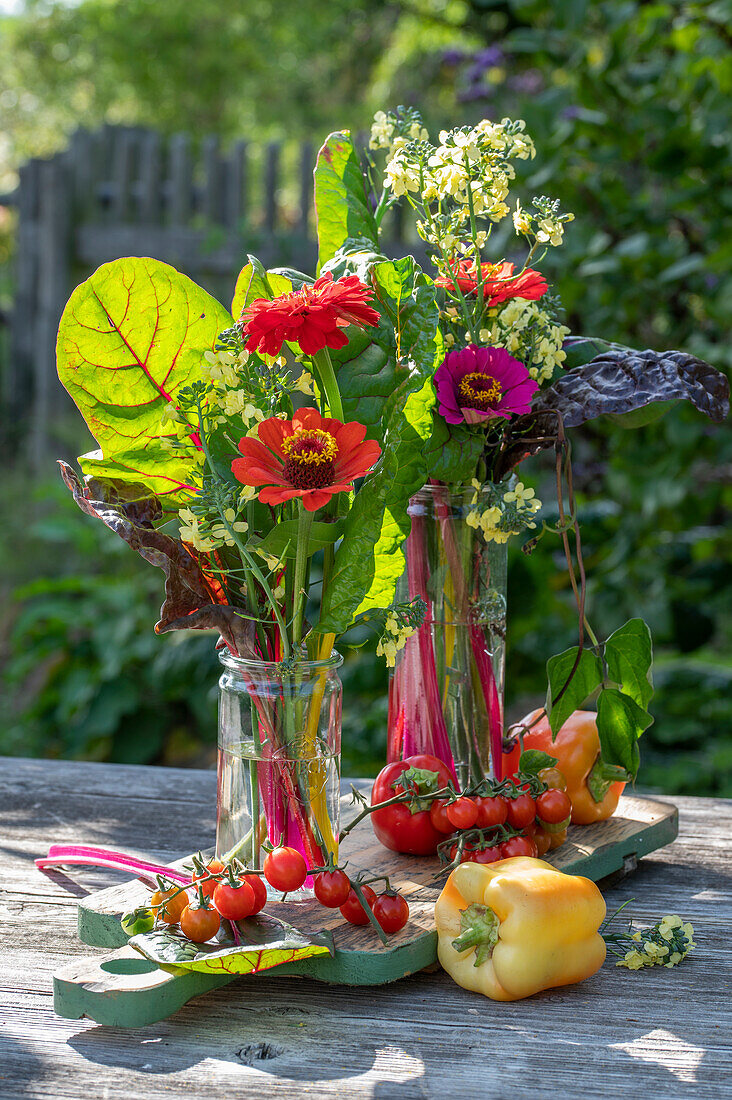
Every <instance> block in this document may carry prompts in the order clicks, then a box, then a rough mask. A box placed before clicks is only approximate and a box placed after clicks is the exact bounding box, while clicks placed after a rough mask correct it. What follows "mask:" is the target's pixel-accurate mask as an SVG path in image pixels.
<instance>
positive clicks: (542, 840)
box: [533, 829, 552, 859]
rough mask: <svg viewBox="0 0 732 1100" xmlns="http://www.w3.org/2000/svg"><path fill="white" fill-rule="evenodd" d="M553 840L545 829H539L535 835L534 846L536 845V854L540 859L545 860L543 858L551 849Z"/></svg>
mask: <svg viewBox="0 0 732 1100" xmlns="http://www.w3.org/2000/svg"><path fill="white" fill-rule="evenodd" d="M551 839H552V838H551V837H550V836H549V833H547V832H546V831H545V830H544V829H537V830H536V832H535V833H534V837H533V840H534V844H535V845H536V854H537V855H538V857H539V859H543V857H544V856H545V855H546V854H547V852H548V851H549V849H550V848H551Z"/></svg>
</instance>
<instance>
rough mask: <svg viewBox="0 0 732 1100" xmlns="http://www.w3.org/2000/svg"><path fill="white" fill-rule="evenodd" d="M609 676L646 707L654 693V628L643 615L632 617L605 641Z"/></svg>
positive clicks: (639, 703) (634, 699)
mask: <svg viewBox="0 0 732 1100" xmlns="http://www.w3.org/2000/svg"><path fill="white" fill-rule="evenodd" d="M605 664H606V665H607V671H608V675H609V677H610V679H611V680H612V681H613V682H614V683H616V684H617V685H618V687H619V688H620V690H621V691H622V692H623V694H624V695H629V696H630V698H631V699H633V701H634V702H636V703H637V704H638V706H640V707H643V709H644V710H645V709H646V708H647V707H648V704H649V702H650V701H651V697H652V695H653V680H652V678H651V667H652V665H653V645H652V640H651V632H650V630H649V629H648V626H647V624H646V623H645V622H644V621H643V619H630V620H629V622H627V623H625V624H624V625H623V626H621V627H620V628H619V629H618V630H616V631H615V633H614V634H611V635H610V637H609V638H608V640H607V641H606V642H605Z"/></svg>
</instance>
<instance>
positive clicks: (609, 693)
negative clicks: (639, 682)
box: [597, 688, 653, 777]
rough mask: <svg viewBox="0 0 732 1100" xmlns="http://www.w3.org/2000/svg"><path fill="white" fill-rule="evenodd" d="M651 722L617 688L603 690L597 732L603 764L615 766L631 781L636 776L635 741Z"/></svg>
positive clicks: (642, 710)
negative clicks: (622, 769) (623, 769)
mask: <svg viewBox="0 0 732 1100" xmlns="http://www.w3.org/2000/svg"><path fill="white" fill-rule="evenodd" d="M652 722H653V718H652V717H651V716H650V714H649V713H648V712H647V711H646V710H645V709H644V708H643V707H639V706H638V704H637V703H636V702H634V701H633V700H632V699H631V698H630V696H629V695H624V694H623V693H622V692H621V691H618V690H617V689H616V688H603V690H602V691H601V692H600V694H599V696H598V699H597V732H598V734H599V737H600V751H601V754H602V759H603V760H604V762H605V763H606V764H615V765H617V766H618V767H621V768H625V770H626V771H627V772H628V773H629V774H630V775H631V776H633V777H635V776H636V775H637V773H638V766H639V764H640V752H639V750H638V738H639V737H640V735H641V734H642V733H643V730H645V729H647V728H648V727H649V726H650V725H651V724H652Z"/></svg>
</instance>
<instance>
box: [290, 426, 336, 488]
mask: <svg viewBox="0 0 732 1100" xmlns="http://www.w3.org/2000/svg"><path fill="white" fill-rule="evenodd" d="M282 450H283V453H284V454H285V463H284V468H283V470H282V474H283V477H284V478H285V479H286V480H287V481H289V483H290V485H292V486H293V487H294V488H295V489H322V488H324V486H326V485H331V484H332V483H333V463H334V462H335V460H336V458H337V457H338V444H337V443H336V441H335V437H334V436H332V435H331V434H330V432H326V431H323V429H322V428H298V429H297V430H296V431H295V432H294V433H293V434H292V435H289V436H287V438H286V439H284V440H283V442H282Z"/></svg>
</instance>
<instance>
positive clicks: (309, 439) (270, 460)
mask: <svg viewBox="0 0 732 1100" xmlns="http://www.w3.org/2000/svg"><path fill="white" fill-rule="evenodd" d="M365 436H366V428H365V427H364V425H363V424H359V423H357V422H356V421H351V422H350V423H348V424H342V423H341V421H340V420H331V419H329V418H327V417H323V416H321V415H320V413H319V412H318V410H317V409H298V411H297V412H296V413H295V415H294V416H293V418H292V420H279V419H278V418H277V417H276V416H273V417H270V418H269V420H263V421H262V422H261V424H260V425H259V439H253V438H252V437H251V436H245V437H244V438H243V439H241V440H239V451H240V452H241V455H242V457H241V458H235V459H234V461H233V462H232V464H231V470H232V473H233V474H234V477H235V478H236V479H237V480H238V481H241V482H242V484H244V485H255V486H259V485H262V486H264V488H262V490H261V491H260V493H259V499H260V500H261V501H262V503H263V504H282V503H283V501H285V500H291V499H292V498H293V497H302V502H303V505H304V506H305V508H306V509H307V510H308V512H314V511H316V509H318V508H322V507H323V505H324V504H327V503H328V501H329V500H330V498H331V497H332V496H333V494H334V493H344V492H347V491H348V490H349V489H352V488H353V478H356V477H363V475H364V474H365V473H367V472H368V471H369V470H370V469H371V467H372V466H373V465H374V463H375V462H376V461H377V459H378V457H379V455H380V454H381V447H380V446H379V444H378V443H376V442H375V441H374V440H373V439H365Z"/></svg>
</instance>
